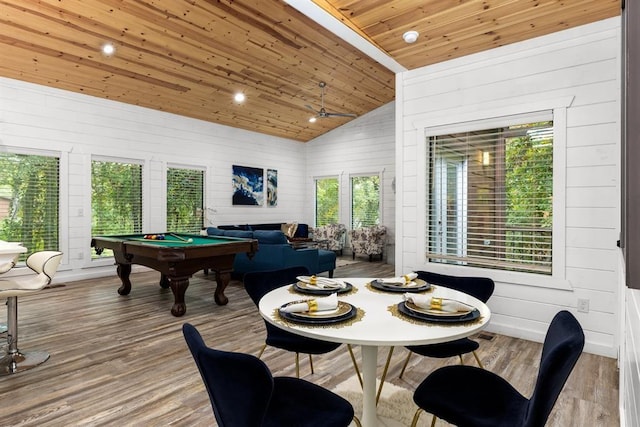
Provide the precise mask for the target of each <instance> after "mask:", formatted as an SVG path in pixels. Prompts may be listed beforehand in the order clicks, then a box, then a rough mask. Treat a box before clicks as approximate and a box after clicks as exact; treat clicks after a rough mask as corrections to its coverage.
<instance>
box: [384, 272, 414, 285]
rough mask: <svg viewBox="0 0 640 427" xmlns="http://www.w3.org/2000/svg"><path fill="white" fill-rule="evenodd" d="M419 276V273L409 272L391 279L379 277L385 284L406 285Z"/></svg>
mask: <svg viewBox="0 0 640 427" xmlns="http://www.w3.org/2000/svg"><path fill="white" fill-rule="evenodd" d="M417 278H418V273H409V274H405V275H404V276H400V277H392V278H389V279H379V281H380V282H382V283H384V284H385V285H396V286H406V285H408V284H409V283H411V282H412V281H414V280H415V279H417Z"/></svg>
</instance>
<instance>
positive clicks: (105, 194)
mask: <svg viewBox="0 0 640 427" xmlns="http://www.w3.org/2000/svg"><path fill="white" fill-rule="evenodd" d="M141 232H142V165H140V164H136V163H125V162H115V161H113V162H112V161H105V160H93V161H92V162H91V233H92V235H94V236H100V235H109V234H129V233H141ZM106 252H110V251H105V252H103V255H105V253H106ZM105 256H106V255H105Z"/></svg>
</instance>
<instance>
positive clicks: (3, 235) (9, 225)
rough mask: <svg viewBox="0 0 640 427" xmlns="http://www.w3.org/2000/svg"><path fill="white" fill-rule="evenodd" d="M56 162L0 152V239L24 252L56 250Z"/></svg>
mask: <svg viewBox="0 0 640 427" xmlns="http://www.w3.org/2000/svg"><path fill="white" fill-rule="evenodd" d="M59 185H60V159H59V158H58V157H55V156H41V155H26V154H12V153H0V239H1V240H6V241H14V242H22V244H23V245H24V246H26V247H27V249H28V253H26V254H23V255H22V256H21V260H24V259H25V258H26V257H27V256H28V255H30V254H31V253H34V252H37V251H42V250H58V249H59V194H60V187H59Z"/></svg>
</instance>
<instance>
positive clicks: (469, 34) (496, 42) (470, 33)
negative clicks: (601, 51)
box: [394, 6, 609, 62]
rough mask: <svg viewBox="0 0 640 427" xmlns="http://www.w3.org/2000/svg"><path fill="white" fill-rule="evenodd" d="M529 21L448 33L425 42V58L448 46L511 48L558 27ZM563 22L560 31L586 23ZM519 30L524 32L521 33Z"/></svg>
mask: <svg viewBox="0 0 640 427" xmlns="http://www.w3.org/2000/svg"><path fill="white" fill-rule="evenodd" d="M567 7H571V6H567ZM546 12H547V13H546V15H544V16H546V17H549V18H553V17H554V16H557V11H556V10H551V9H547V10H546ZM540 16H543V15H542V14H541V15H540ZM593 17H596V18H600V19H605V17H602V16H598V15H595V14H593V13H592V14H590V16H589V17H588V18H587V20H589V21H590V20H591V19H593ZM606 17H609V16H606ZM530 21H531V20H530V19H529V17H527V16H526V15H525V14H514V15H513V16H512V17H511V19H510V20H509V21H507V22H506V23H505V24H499V23H496V27H494V30H491V31H487V28H486V27H485V26H484V24H477V25H474V26H468V27H467V28H466V29H464V30H463V31H459V32H457V33H456V34H454V33H450V34H449V36H448V37H447V38H446V39H444V38H442V39H440V40H439V41H437V42H436V43H434V40H431V41H428V42H426V44H428V46H429V47H428V49H427V50H428V52H427V55H426V57H428V56H431V55H432V56H433V57H434V58H440V57H441V56H439V55H438V54H437V53H436V52H440V51H442V50H440V48H441V47H442V48H443V50H449V51H450V50H451V49H452V46H451V45H452V44H453V45H456V44H457V45H458V46H456V48H455V49H456V54H457V55H467V54H470V53H476V52H479V51H481V50H486V46H487V45H488V44H491V45H492V46H493V47H498V46H503V45H506V44H511V43H514V42H518V41H521V40H522V39H523V38H524V39H526V38H532V37H536V36H540V35H544V34H548V33H549V32H550V30H552V29H554V28H556V29H557V28H558V26H559V25H561V24H559V23H558V22H555V21H552V20H548V21H547V22H546V23H545V24H531V22H530ZM563 21H565V23H564V24H562V25H563V26H564V28H571V27H574V26H578V25H583V24H586V23H589V22H585V20H584V19H582V18H580V17H577V18H576V21H573V23H571V22H570V20H567V19H563ZM523 27H524V28H525V29H524V30H523ZM508 29H513V31H512V32H510V33H508V32H506V30H508ZM485 36H489V37H491V38H492V39H493V40H492V41H490V43H487V41H486V40H481V39H483V38H485V39H486V37H485ZM467 41H469V43H467ZM478 46H484V47H485V48H484V49H481V50H478V48H477V47H478ZM394 55H397V56H398V59H399V61H402V60H403V59H404V58H407V61H408V60H410V58H411V56H412V55H411V54H410V53H409V52H407V53H406V54H403V53H402V52H400V51H398V52H394ZM423 59H424V57H423ZM436 62H439V60H436Z"/></svg>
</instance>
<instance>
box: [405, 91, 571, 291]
mask: <svg viewBox="0 0 640 427" xmlns="http://www.w3.org/2000/svg"><path fill="white" fill-rule="evenodd" d="M572 101H573V97H566V98H561V99H556V100H549V101H544V102H538V103H523V104H522V105H519V106H517V107H516V106H513V107H511V108H503V109H487V110H486V111H482V112H473V113H471V112H470V113H468V114H463V115H460V116H459V120H457V121H452V120H451V118H450V117H446V116H442V117H440V119H439V120H437V119H436V120H431V121H429V122H428V123H427V122H423V123H416V125H417V128H418V129H420V130H422V132H420V131H419V132H416V138H417V141H416V142H417V155H418V159H419V162H421V163H419V165H420V167H419V168H418V174H417V178H418V180H419V182H421V183H423V185H419V186H418V188H419V191H418V193H417V196H418V201H419V202H418V204H417V214H418V218H420V220H419V221H417V224H416V225H417V227H416V232H417V235H416V249H417V253H416V256H417V260H416V261H417V262H418V263H419V264H421V266H420V268H423V269H428V270H430V271H434V272H438V273H441V274H451V275H467V276H470V275H474V276H478V275H480V276H485V277H491V278H493V280H494V281H498V282H507V283H513V284H522V285H529V286H536V287H545V288H554V289H566V290H570V289H572V286H571V284H570V283H569V281H568V280H567V279H566V271H565V270H566V245H565V242H566V230H565V227H566V214H565V212H566V200H565V197H557V195H563V194H566V147H567V107H568V106H569V105H571V102H572ZM545 118H546V120H553V131H554V146H553V194H554V197H553V213H554V218H553V225H552V233H553V237H552V247H553V248H554V251H553V255H552V274H551V275H550V276H549V275H542V274H536V273H529V272H513V271H506V270H499V269H488V268H482V267H471V266H460V265H449V264H442V263H435V262H429V261H428V259H427V258H426V248H427V245H428V234H429V229H428V191H429V189H428V188H427V185H426V183H427V173H428V167H429V165H428V163H427V150H428V138H429V137H430V136H437V135H441V134H446V133H459V132H465V131H471V130H479V129H489V128H494V127H495V128H497V127H504V126H509V125H514V124H518V123H525V122H535V121H544V120H545Z"/></svg>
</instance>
